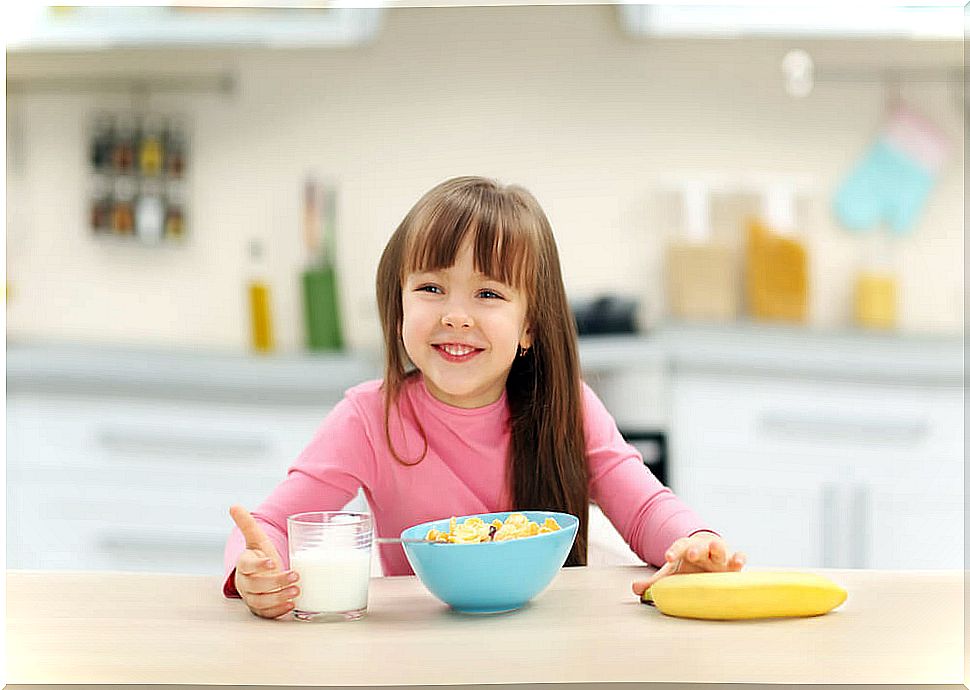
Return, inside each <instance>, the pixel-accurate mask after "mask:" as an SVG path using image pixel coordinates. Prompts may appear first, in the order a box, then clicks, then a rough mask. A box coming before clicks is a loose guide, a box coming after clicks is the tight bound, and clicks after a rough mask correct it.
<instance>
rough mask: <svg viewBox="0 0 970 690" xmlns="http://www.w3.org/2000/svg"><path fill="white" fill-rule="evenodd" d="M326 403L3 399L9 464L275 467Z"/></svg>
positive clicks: (309, 432)
mask: <svg viewBox="0 0 970 690" xmlns="http://www.w3.org/2000/svg"><path fill="white" fill-rule="evenodd" d="M330 409H331V408H330V407H329V406H327V405H320V406H319V407H313V408H302V407H301V408H292V409H286V408H284V409H282V410H281V409H277V408H260V407H254V406H247V405H235V406H233V405H225V404H220V405H218V406H213V405H204V404H198V403H193V404H190V403H179V404H174V403H161V402H157V401H146V400H144V399H120V398H110V399H108V398H92V397H75V398H68V397H56V398H55V397H44V396H30V395H17V396H13V397H11V398H10V399H8V402H7V412H8V419H7V428H8V439H7V452H8V462H10V463H11V464H17V465H20V464H23V465H27V466H29V467H37V466H44V465H46V466H58V467H60V466H62V465H65V464H68V465H73V464H77V465H81V466H85V467H90V468H96V467H104V468H115V469H118V468H127V467H128V466H130V465H135V466H146V467H147V466H152V465H159V466H171V465H173V464H184V465H186V466H187V467H191V468H193V469H194V468H199V467H207V466H211V467H219V468H221V469H222V470H223V471H235V470H239V469H243V468H247V467H259V466H262V467H278V466H279V465H280V464H283V463H287V464H288V463H289V462H292V460H294V459H295V458H296V456H297V455H298V454H299V452H300V451H301V450H302V449H303V448H304V447H305V446H306V444H307V443H309V441H310V439H311V438H312V436H313V433H314V432H315V431H316V429H317V427H318V426H319V425H320V423H321V422H322V421H323V419H324V418H325V417H326V415H327V413H328V412H329V410H330Z"/></svg>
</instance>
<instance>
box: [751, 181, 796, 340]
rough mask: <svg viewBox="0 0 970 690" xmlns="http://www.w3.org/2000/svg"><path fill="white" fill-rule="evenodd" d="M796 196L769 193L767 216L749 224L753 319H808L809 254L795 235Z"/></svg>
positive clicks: (782, 191)
mask: <svg viewBox="0 0 970 690" xmlns="http://www.w3.org/2000/svg"><path fill="white" fill-rule="evenodd" d="M794 215H795V214H794V198H793V192H791V191H790V190H786V189H785V188H783V187H780V186H779V187H776V188H772V189H769V190H768V192H767V194H766V199H765V212H764V216H765V218H766V219H767V222H764V221H762V220H760V219H757V218H752V219H749V220H748V228H747V231H748V232H747V248H746V259H747V267H746V275H745V291H746V293H747V299H748V310H749V313H750V314H751V316H752V317H754V318H756V319H763V320H768V321H793V322H798V323H803V322H805V321H806V320H807V317H808V254H807V252H806V251H805V247H804V246H803V245H802V243H801V242H800V241H799V240H798V239H797V238H796V236H795V234H794V225H795V223H794Z"/></svg>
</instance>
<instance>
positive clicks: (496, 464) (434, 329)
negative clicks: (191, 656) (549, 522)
mask: <svg viewBox="0 0 970 690" xmlns="http://www.w3.org/2000/svg"><path fill="white" fill-rule="evenodd" d="M377 299H378V307H379V310H380V318H381V326H382V328H383V332H384V345H385V352H386V361H385V371H384V378H383V380H377V381H370V382H367V383H362V384H360V385H358V386H356V387H354V388H351V389H350V390H348V391H347V392H346V394H345V396H344V398H343V400H341V401H340V402H339V403H338V404H337V406H336V407H334V409H333V410H332V411H331V412H330V414H329V415H328V416H327V417H326V419H325V420H324V421H323V423H322V425H321V426H320V428H319V430H318V431H317V433H316V435H315V436H314V438H313V439H312V440H311V441H310V443H309V445H308V446H307V447H306V449H305V450H304V451H303V452H302V453H301V454H300V456H299V457H298V458H297V459H296V461H295V463H294V464H293V466H292V467H291V468H290V469H289V472H288V473H287V476H286V478H285V479H284V480H283V481H282V482H281V483H280V484H279V486H277V487H276V489H274V490H273V492H272V493H271V494H270V495H269V497H268V498H267V499H266V500H265V501H264V502H263V503H262V505H260V506H259V507H258V508H257V509H256V510H255V511H254V512H253V513H252V515H250V514H249V513H248V512H246V510H245V509H243V508H241V507H239V506H233V507H232V508H231V509H230V513H231V515H232V517H233V520H235V522H236V525H237V527H238V528H237V529H235V530H233V533H232V534H231V536H230V537H229V541H228V543H227V544H226V550H225V565H226V573H227V575H226V580H225V584H224V586H223V592H224V594H225V595H226V596H228V597H242V598H243V599H244V600H245V602H246V604H247V605H248V606H249V608H250V609H251V610H252V611H253V613H255V614H257V615H259V616H263V617H266V618H275V617H278V616H280V615H283V614H285V613H287V612H288V611H290V610H291V609H292V608H293V603H292V600H293V599H294V597H296V596H297V594H298V592H299V589H298V588H299V583H298V582H297V580H298V578H297V575H296V573H295V572H293V571H290V570H289V569H288V563H287V548H286V517H287V516H288V515H291V514H293V513H298V512H303V511H311V510H339V509H340V508H342V507H343V506H344V505H345V504H346V503H347V502H348V501H350V500H351V499H352V498H353V497H354V496H355V495H356V494H357V491H358V489H359V488H361V487H362V488H363V491H364V495H365V496H366V498H367V501H368V503H369V504H370V506H371V509H372V511H373V515H374V520H375V523H376V531H377V533H378V536H382V537H396V536H399V535H400V533H401V531H402V530H403V529H404V528H406V527H409V526H411V525H414V524H417V523H420V522H425V521H428V520H434V519H439V518H441V517H447V516H451V515H468V514H471V513H487V512H498V511H505V510H526V509H535V510H555V511H562V512H566V513H572V514H573V515H577V516H579V518H580V529H579V532H578V534H577V536H576V541H575V544H574V545H573V548H572V551H571V552H570V554H569V557H568V559H567V561H566V565H567V566H571V565H585V564H586V546H587V518H588V504H589V501H590V500H595V501H596V503H597V504H598V505H599V506H600V507H601V508H602V510H603V512H604V513H605V514H606V515H607V517H608V518H609V519H610V521H611V522H612V523H613V525H614V526H615V527H616V528H617V529H618V530H619V532H620V534H622V535H623V537H624V539H625V540H626V541H627V543H628V544H629V545H630V547H631V548H632V549H633V551H634V552H636V554H637V555H638V556H639V557H640V558H641V559H643V560H644V561H645V562H647V563H652V564H657V565H660V566H661V567H660V568H659V570H657V571H656V572H655V573H653V575H652V576H651V577H649V578H647V579H645V580H643V581H639V582H634V583H633V591H634V593H636V594H638V595H639V594H640V593H642V592H643V590H644V589H646V588H647V587H649V586H650V585H651V584H652V583H653V582H654V581H656V580H657V579H659V578H661V577H664V576H666V575H668V574H671V573H673V572H697V571H704V570H740V569H741V567H742V566H743V564H744V556H743V554H741V553H731V551H730V549H729V548H728V546H727V544H726V543H725V542H724V541H723V540H722V539H721V538H720V536H718V535H717V534H716V533H715V532H713V531H711V530H710V529H708V528H707V525H705V524H704V522H703V521H702V520H701V519H700V518H699V517H698V516H697V515H696V514H695V513H694V512H693V511H692V510H691V509H690V508H688V507H687V506H686V505H684V504H683V503H682V502H681V501H680V500H679V499H678V498H677V497H676V496H674V494H673V493H671V491H670V490H669V489H668V488H666V487H665V486H663V485H662V484H661V483H660V482H659V481H657V479H656V478H655V477H654V476H653V475H652V474H651V472H650V471H649V470H648V469H647V468H646V467H645V466H644V464H643V460H642V458H641V456H640V455H639V454H638V453H637V451H636V450H635V449H634V448H633V447H632V446H630V445H628V444H627V443H626V442H625V441H624V440H623V437H622V436H621V435H620V433H619V432H618V431H617V428H616V424H615V422H614V421H613V418H612V417H611V416H610V414H609V413H608V412H607V411H606V409H605V407H604V406H603V404H602V403H601V402H600V401H599V399H597V397H596V396H595V395H594V394H593V392H592V391H591V390H590V388H589V387H588V386H586V384H585V383H583V382H582V381H581V379H580V367H579V358H578V355H577V344H576V330H575V325H574V322H573V317H572V314H571V312H570V309H569V305H568V303H567V301H566V293H565V289H564V288H563V283H562V275H561V272H560V268H559V255H558V252H557V249H556V243H555V240H554V239H553V235H552V229H551V227H550V225H549V221H548V220H547V219H546V215H545V213H543V211H542V209H541V208H540V207H539V204H538V202H537V201H536V200H535V198H534V197H533V196H532V195H531V194H530V193H529V192H528V191H526V190H525V189H523V188H521V187H518V186H502V185H500V184H498V183H496V182H494V181H492V180H488V179H484V178H480V177H458V178H454V179H451V180H447V181H445V182H443V183H441V184H439V185H438V186H436V187H434V188H433V189H431V190H430V191H429V192H427V193H426V194H425V195H424V196H423V197H421V199H420V200H418V202H417V204H415V206H414V207H413V208H412V209H411V210H410V212H408V214H407V216H405V218H404V220H403V221H402V222H401V224H400V225H399V226H398V228H397V230H396V231H395V232H394V234H393V235H392V236H391V239H390V241H389V242H388V243H387V247H385V249H384V253H383V255H382V257H381V261H380V266H379V267H378V272H377ZM380 557H381V563H382V566H383V570H384V573H385V574H386V575H408V574H412V570H411V568H410V565H409V564H408V561H407V558H406V557H405V555H404V551H403V549H402V548H401V546H400V545H398V544H393V545H382V546H381V547H380Z"/></svg>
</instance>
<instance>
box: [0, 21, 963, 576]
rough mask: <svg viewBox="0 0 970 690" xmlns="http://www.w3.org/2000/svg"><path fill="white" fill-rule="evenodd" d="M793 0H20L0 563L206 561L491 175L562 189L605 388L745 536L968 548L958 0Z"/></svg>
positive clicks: (780, 548) (937, 556)
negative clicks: (163, 0) (24, 0)
mask: <svg viewBox="0 0 970 690" xmlns="http://www.w3.org/2000/svg"><path fill="white" fill-rule="evenodd" d="M787 12H788V13H787V14H786V11H785V10H784V9H783V8H781V9H779V8H775V9H772V8H766V7H758V8H750V7H749V8H745V7H740V6H739V7H734V8H710V7H709V8H694V10H693V11H692V10H691V9H690V8H684V7H681V8H680V10H678V9H677V7H664V6H640V5H628V6H618V5H557V6H552V5H535V6H523V7H515V6H481V7H425V8H415V7H404V6H395V5H393V4H391V5H389V6H386V7H384V8H382V9H366V10H346V9H343V10H334V9H329V10H317V11H314V10H309V9H307V10H293V9H291V10H282V9H254V8H250V9H238V8H237V9H234V10H215V9H212V8H209V9H200V8H184V7H183V8H177V7H160V8H73V9H72V8H61V9H59V10H57V9H52V10H47V14H45V15H44V16H43V17H41V18H40V19H39V20H37V22H36V23H31V22H32V21H33V20H34V19H35V18H31V21H27V20H24V21H22V22H21V24H20V25H18V28H19V29H20V31H21V34H20V35H19V36H16V35H14V39H15V40H12V41H10V42H8V50H7V55H6V57H7V101H6V125H7V131H6V183H7V204H6V235H7V244H6V248H7V263H6V278H7V303H6V324H7V386H8V388H7V396H8V397H7V432H8V435H7V438H8V441H7V458H8V489H7V524H8V531H7V544H8V547H7V559H8V566H9V567H85V568H89V567H90V568H112V569H119V568H120V569H171V570H180V571H203V572H218V571H219V567H220V565H219V564H220V561H221V543H222V540H223V539H224V537H225V534H226V533H227V531H228V528H229V523H228V517H227V515H226V509H227V508H228V505H229V504H230V503H234V502H242V503H246V504H247V505H250V506H251V507H252V506H254V505H255V504H256V503H258V501H259V500H260V499H261V497H262V496H264V495H265V494H266V493H267V492H268V491H269V489H270V488H271V487H272V486H273V485H274V484H275V483H276V482H277V481H278V480H279V479H280V478H281V477H282V474H283V472H284V471H285V468H286V466H287V464H288V463H289V462H290V461H292V459H293V458H294V457H295V455H296V453H298V452H299V450H300V449H301V448H302V446H303V444H305V443H306V442H307V441H308V440H309V438H310V435H312V433H313V430H314V429H315V428H316V425H317V424H318V423H319V421H320V420H321V419H322V417H323V416H324V415H325V414H326V410H327V409H328V408H329V407H330V406H332V405H333V404H334V403H335V402H336V400H338V399H339V396H340V394H341V392H342V390H343V389H344V388H346V387H348V386H350V385H353V384H354V383H356V382H358V381H360V380H363V379H364V378H369V377H375V376H378V375H379V374H380V364H379V356H380V353H379V348H380V327H379V324H378V321H377V317H376V310H375V300H374V297H373V291H374V287H373V285H374V273H375V270H376V267H377V261H378V258H379V256H380V252H381V250H382V248H383V245H384V243H385V242H386V240H387V238H388V237H389V236H390V234H391V232H393V230H394V228H395V227H396V225H397V223H398V222H400V220H401V218H403V216H404V214H405V213H406V212H407V210H408V209H409V208H410V206H411V205H412V204H413V203H414V201H415V200H416V199H417V198H418V197H419V196H420V195H421V194H422V193H423V192H424V191H426V190H427V189H428V188H430V187H431V186H433V185H434V184H436V183H437V182H439V181H441V180H443V179H445V178H447V177H451V176H454V175H462V174H479V175H486V176H492V177H495V178H498V179H499V180H501V181H505V182H517V183H520V184H523V185H525V186H526V187H527V188H529V189H530V190H531V191H533V193H534V194H535V195H536V197H537V198H538V199H539V201H540V203H541V204H542V205H543V206H544V208H545V210H546V212H547V214H548V215H549V218H550V221H551V222H552V225H553V227H554V229H555V232H556V236H557V241H558V244H559V248H560V252H561V258H562V265H563V272H564V277H565V281H566V284H567V287H568V289H569V291H570V294H571V298H572V300H573V304H574V307H575V309H576V312H577V319H578V320H579V322H580V327H581V330H582V332H583V334H584V335H583V338H582V344H581V355H582V360H583V367H584V373H585V375H586V376H587V379H588V380H589V381H590V382H591V384H592V385H594V388H595V389H596V390H597V392H598V393H599V394H600V395H601V396H602V397H603V399H604V401H605V402H606V403H607V405H608V407H610V409H611V410H612V411H613V412H614V414H615V415H616V417H617V420H618V423H619V425H620V427H621V430H622V431H623V432H624V434H625V435H626V436H627V438H628V439H629V440H631V442H634V443H635V444H637V445H638V447H639V448H640V449H641V451H642V452H643V454H644V460H645V462H647V464H648V465H650V466H651V468H652V469H653V470H654V471H655V472H656V473H658V474H659V475H660V476H661V477H662V478H663V479H664V481H666V482H667V483H668V484H669V485H670V486H671V488H672V489H673V490H674V491H675V492H677V493H678V494H680V495H682V496H683V497H684V498H685V500H688V502H689V503H691V505H692V506H694V507H695V508H696V509H697V510H698V511H699V512H700V513H701V514H702V515H704V516H705V517H706V518H708V519H709V520H710V521H711V523H712V524H713V525H715V526H716V527H717V528H718V529H721V531H722V532H723V533H724V534H725V536H727V537H728V538H729V540H730V541H731V543H732V544H734V545H736V546H737V547H738V548H743V549H744V550H746V551H747V552H748V553H749V558H750V562H751V563H752V565H783V566H798V565H802V566H821V565H828V566H841V567H960V564H962V562H963V551H962V543H963V539H962V535H963V520H962V518H963V469H962V457H963V393H962V377H963V357H962V335H963V323H964V319H963V315H964V280H963V276H964V273H963V260H964V240H963V237H964V234H963V204H964V187H963V173H964V156H963V151H964V145H963V144H964V131H965V130H964V127H965V113H966V101H965V99H964V88H963V83H962V75H963V71H962V70H963V45H962V28H961V23H960V20H961V16H960V14H959V13H960V9H959V8H958V7H954V8H950V9H946V8H943V9H941V8H939V7H937V8H935V9H932V10H925V11H922V12H920V11H919V10H913V9H912V8H910V10H909V12H910V14H909V15H906V16H904V17H903V19H902V20H899V16H900V15H899V12H897V13H895V14H893V13H892V12H890V11H889V10H888V9H887V10H886V11H885V12H883V13H880V12H878V11H877V10H875V9H872V8H870V11H869V12H868V13H864V14H860V15H859V16H858V17H854V18H853V15H852V13H847V14H846V13H839V15H840V16H839V17H835V10H834V9H824V8H823V9H816V10H801V11H796V10H790V11H787ZM914 13H915V14H914ZM732 26H733V28H734V29H735V31H733V32H732V31H731V30H729V29H730V28H731V27H732ZM900 27H903V29H902V30H901V29H900ZM954 29H955V30H954ZM914 32H915V35H914ZM119 146H120V147H121V148H119ZM125 146H128V147H129V149H127V150H126V149H125V148H124V147H125ZM173 154H177V159H173ZM880 195H885V198H883V197H881V196H880ZM359 501H362V499H359ZM361 504H362V502H361ZM592 519H593V520H594V523H595V526H596V534H597V535H598V536H597V540H594V541H595V544H594V547H595V548H596V549H598V550H597V551H596V554H595V555H594V556H592V557H591V560H592V561H593V562H602V563H610V562H630V559H634V561H633V562H635V557H633V556H632V554H631V553H630V552H629V551H628V550H627V549H625V547H624V545H623V544H622V542H618V537H617V536H616V534H615V533H614V532H612V529H611V528H610V526H609V523H608V521H607V520H606V519H605V518H604V517H603V516H602V515H601V514H598V513H596V514H595V515H594V517H593V518H592ZM793 535H794V537H793ZM782 537H784V538H785V541H784V544H787V545H783V543H782V541H781V540H782Z"/></svg>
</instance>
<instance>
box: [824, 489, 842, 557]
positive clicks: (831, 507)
mask: <svg viewBox="0 0 970 690" xmlns="http://www.w3.org/2000/svg"><path fill="white" fill-rule="evenodd" d="M821 499H822V567H823V568H837V567H838V545H839V525H838V515H839V506H838V494H837V491H836V485H835V484H831V483H825V484H822V495H821Z"/></svg>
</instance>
